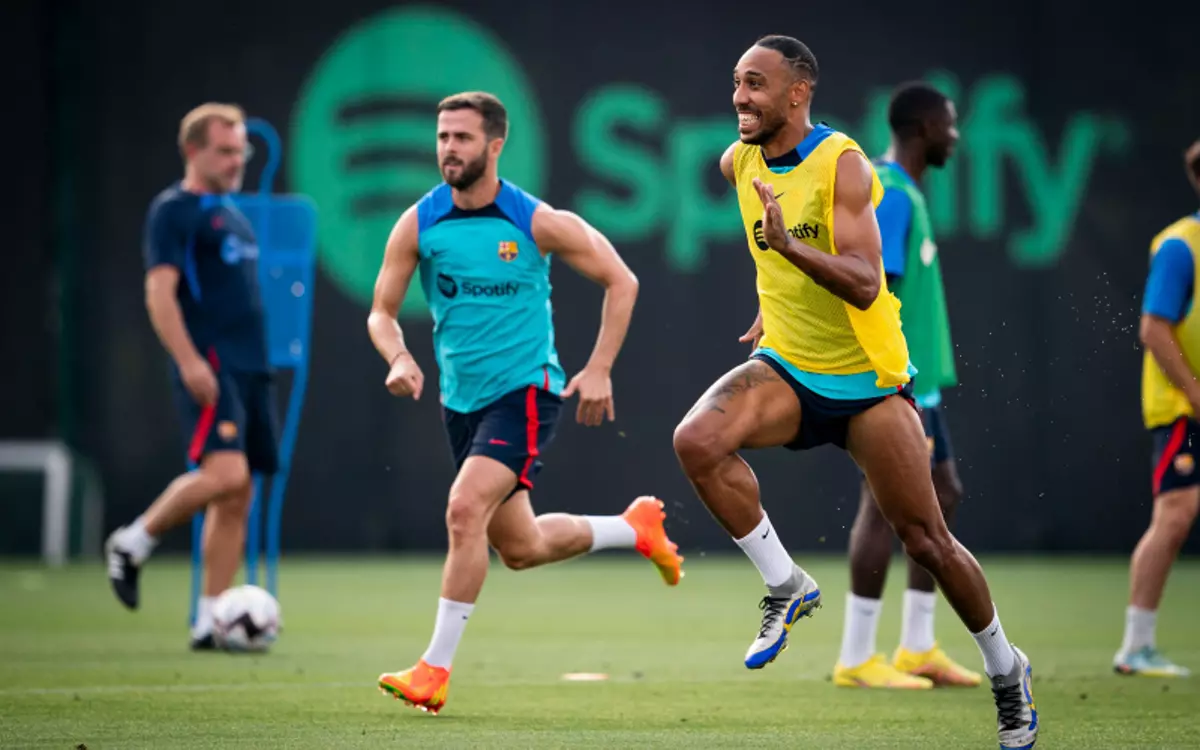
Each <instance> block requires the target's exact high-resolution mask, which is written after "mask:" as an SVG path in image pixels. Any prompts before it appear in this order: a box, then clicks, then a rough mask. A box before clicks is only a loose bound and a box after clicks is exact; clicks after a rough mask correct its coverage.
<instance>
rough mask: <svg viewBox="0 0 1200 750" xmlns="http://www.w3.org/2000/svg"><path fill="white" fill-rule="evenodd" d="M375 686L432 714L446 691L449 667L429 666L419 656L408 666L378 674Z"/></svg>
mask: <svg viewBox="0 0 1200 750" xmlns="http://www.w3.org/2000/svg"><path fill="white" fill-rule="evenodd" d="M379 690H380V692H382V693H385V694H388V695H391V696H392V697H393V698H395V699H396V700H402V701H404V703H405V705H408V706H412V707H413V708H419V709H421V710H422V711H425V712H427V713H431V714H434V715H435V716H436V715H437V712H438V711H441V710H442V706H445V705H446V694H447V693H448V692H450V670H449V669H444V668H442V667H432V666H430V665H429V664H426V663H425V660H424V659H421V660H420V661H418V662H417V665H416V666H415V667H412V668H411V669H406V670H404V671H403V672H389V673H385V674H381V675H379Z"/></svg>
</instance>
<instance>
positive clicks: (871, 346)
mask: <svg viewBox="0 0 1200 750" xmlns="http://www.w3.org/2000/svg"><path fill="white" fill-rule="evenodd" d="M816 81H817V61H816V59H815V58H814V57H813V54H812V52H811V51H809V49H808V47H806V46H805V45H804V44H802V43H801V42H799V41H798V40H796V39H793V38H792V37H786V36H768V37H764V38H762V39H760V40H758V42H756V43H755V44H754V46H752V47H751V48H750V49H749V50H747V51H746V53H745V54H744V55H742V58H741V60H739V61H738V63H737V66H736V67H735V68H734V71H733V87H734V90H733V104H734V108H735V109H736V111H737V114H738V135H739V140H738V141H737V142H735V143H734V144H733V145H732V146H730V147H729V149H728V150H727V151H726V152H725V154H724V155H723V156H722V157H721V160H720V167H721V172H722V173H723V174H724V175H725V178H726V179H727V180H729V182H730V183H731V184H732V185H733V186H734V187H735V188H736V190H737V195H738V203H739V206H740V209H741V215H742V221H743V224H744V225H745V229H746V239H747V242H748V244H749V250H750V253H751V256H752V258H753V259H754V263H755V265H756V266H757V269H758V280H757V287H758V297H759V310H760V312H759V318H760V321H758V322H756V326H755V328H752V329H751V331H750V332H749V333H748V337H750V338H754V339H758V340H757V341H756V344H757V347H756V350H755V352H754V354H753V355H751V358H750V359H749V361H747V362H745V363H743V364H741V365H739V366H738V367H736V368H734V369H733V370H732V371H730V372H729V373H727V374H726V375H724V376H723V377H722V378H720V379H719V380H718V381H717V382H716V383H715V384H714V385H713V386H712V387H711V388H709V389H708V391H707V392H706V393H705V394H704V395H703V396H702V397H701V398H700V400H699V401H698V402H697V403H696V405H695V406H693V407H692V409H691V411H689V412H688V414H687V416H685V417H684V419H683V422H682V423H681V424H680V425H679V426H678V427H677V428H676V430H675V452H676V455H677V456H678V458H679V462H680V464H681V466H682V467H683V470H684V472H685V473H686V474H687V477H688V479H689V480H690V481H691V483H692V486H693V487H694V488H695V489H696V492H697V494H699V496H700V498H701V500H702V501H703V502H704V504H705V505H706V506H707V508H708V510H709V512H710V513H711V514H712V515H713V517H714V518H716V519H717V521H718V522H719V523H720V524H721V525H722V526H723V527H724V528H725V530H726V531H727V532H728V533H729V534H730V535H731V536H732V537H733V538H734V539H735V540H736V542H737V544H738V546H739V547H741V549H742V550H743V551H744V552H745V553H746V555H747V556H748V557H749V558H750V560H751V561H752V562H753V563H754V565H755V567H756V568H757V569H758V571H759V573H760V574H761V575H762V578H763V582H764V584H765V585H766V587H767V595H766V596H765V597H763V599H762V601H761V603H760V605H759V608H760V609H762V610H763V614H762V620H761V624H760V626H759V627H758V628H757V629H756V634H755V638H754V641H753V643H752V644H751V646H750V649H749V651H748V652H747V654H746V658H745V665H746V667H748V668H750V669H760V668H762V667H764V666H766V665H767V664H768V663H770V662H771V661H773V660H774V659H775V657H776V656H778V655H779V653H780V652H781V651H782V650H783V649H784V648H785V647H786V645H787V639H788V635H789V631H790V630H791V628H792V625H793V624H794V623H795V622H796V621H797V620H798V619H799V618H800V617H803V616H805V615H810V614H812V612H813V610H814V609H815V608H816V607H817V606H819V604H820V601H821V592H820V589H819V588H818V586H817V583H816V581H814V580H813V578H812V577H811V576H810V575H808V573H806V572H805V571H804V570H803V569H802V568H800V567H799V566H798V565H796V564H795V563H794V562H793V561H792V558H791V555H789V554H788V551H787V549H786V548H785V547H784V546H783V544H782V543H781V541H780V539H779V535H778V533H777V531H776V530H775V529H774V528H772V526H771V522H770V520H769V519H768V517H767V515H766V513H765V512H764V511H763V508H762V505H761V503H760V502H759V490H758V482H757V481H756V480H755V478H754V473H753V472H752V471H751V470H750V467H749V466H748V465H747V464H746V462H745V461H744V460H743V459H742V458H741V457H740V456H739V455H738V451H741V450H745V449H753V448H769V447H778V446H784V447H787V448H790V449H793V450H804V449H807V448H812V447H816V446H818V445H823V444H833V445H837V446H839V447H842V448H844V449H845V450H847V451H848V452H849V453H850V455H851V456H852V457H853V458H854V460H855V461H856V462H857V463H858V465H859V467H860V468H861V469H862V470H863V473H864V474H865V475H866V477H867V481H869V482H870V484H871V488H872V490H873V491H874V494H875V497H876V500H877V502H878V503H879V507H880V509H881V510H882V512H883V515H884V516H885V517H886V518H887V519H888V522H889V523H890V524H891V525H892V528H893V529H894V530H895V533H896V534H897V535H898V536H899V537H900V539H901V540H902V541H903V543H904V548H905V551H906V552H907V553H908V554H909V555H910V556H911V557H912V558H913V559H915V560H916V561H917V562H918V563H919V564H920V565H921V566H922V567H924V568H926V569H927V570H929V571H930V573H932V574H933V577H934V578H935V579H936V580H937V582H938V585H939V587H940V588H941V590H942V591H943V592H944V593H945V595H946V598H947V599H948V600H949V601H950V603H951V605H952V606H953V607H954V609H955V611H956V612H957V613H958V614H959V616H960V617H961V618H962V620H963V622H964V623H965V624H966V625H967V627H968V628H969V629H970V631H971V632H972V633H974V634H975V640H976V642H977V643H978V644H979V648H980V651H981V652H982V653H983V657H984V667H985V670H986V672H987V673H988V675H989V677H990V678H991V682H992V689H993V692H994V695H995V699H996V708H997V714H998V732H999V739H1000V746H1001V747H1002V748H1029V747H1033V745H1034V742H1035V741H1036V739H1037V732H1038V728H1039V727H1038V714H1037V711H1036V710H1035V709H1034V705H1033V696H1032V691H1031V687H1032V686H1031V681H1032V670H1031V669H1030V666H1029V660H1028V659H1027V658H1026V657H1025V655H1024V654H1023V653H1021V652H1020V651H1019V650H1018V649H1016V647H1014V646H1013V645H1012V644H1010V643H1009V642H1008V639H1007V638H1006V637H1005V635H1004V629H1003V628H1002V627H1001V626H1000V619H999V616H998V614H997V612H996V608H995V606H994V605H993V603H992V599H991V593H990V592H989V590H988V584H987V581H986V580H985V579H984V576H983V572H982V571H981V570H980V569H979V565H978V563H976V561H975V559H974V558H973V557H972V556H971V553H970V552H968V551H967V550H966V549H965V548H964V547H963V546H962V545H961V544H959V543H958V541H957V540H955V538H954V537H953V536H952V535H951V534H950V531H949V530H948V529H947V528H946V522H945V520H944V519H943V518H942V512H941V508H939V507H938V500H937V494H936V492H935V491H934V486H933V480H932V478H931V476H930V472H929V451H928V449H927V447H926V445H927V444H926V441H925V434H924V430H923V429H922V427H921V420H920V419H919V418H918V416H917V412H916V409H915V406H914V404H913V403H912V401H911V395H910V394H911V380H912V376H913V374H914V372H915V371H914V370H913V368H912V367H911V366H910V364H909V362H908V350H907V345H906V343H905V340H904V336H903V334H902V333H901V330H900V314H899V309H898V308H899V303H898V302H897V300H896V298H895V297H894V296H893V295H892V294H891V292H889V291H888V289H887V284H886V282H885V280H884V276H883V261H882V257H881V240H880V234H879V227H878V225H877V224H876V220H875V207H876V206H877V205H878V204H879V201H880V199H881V197H882V195H883V188H882V186H881V185H880V182H879V179H878V177H877V176H876V175H875V171H874V169H872V167H871V163H870V162H869V161H868V160H867V158H866V156H865V155H864V154H863V152H862V149H860V148H859V146H858V145H857V144H856V143H855V142H854V141H853V140H851V139H850V138H848V137H847V136H845V135H843V134H842V133H838V132H836V131H834V130H832V129H831V128H829V127H828V126H825V125H817V126H813V125H812V124H811V122H810V120H809V107H810V104H811V101H812V92H813V87H814V86H815V84H816ZM759 325H761V331H760V330H758V326H759ZM760 336H761V338H760ZM789 495H790V496H792V497H795V496H796V493H794V492H790V493H789Z"/></svg>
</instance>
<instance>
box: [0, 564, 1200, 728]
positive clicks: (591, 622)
mask: <svg viewBox="0 0 1200 750" xmlns="http://www.w3.org/2000/svg"><path fill="white" fill-rule="evenodd" d="M804 562H805V563H806V565H807V567H808V568H809V570H810V571H811V572H813V573H814V575H815V576H816V577H817V579H818V580H819V581H821V583H822V586H823V590H824V591H825V607H824V608H823V609H822V610H819V611H818V612H817V616H816V617H815V618H814V619H811V620H804V621H802V622H801V623H800V624H798V625H797V627H796V629H795V630H794V631H793V635H792V646H791V648H790V649H789V650H788V651H787V652H786V653H785V654H784V655H782V656H781V657H780V658H779V659H778V660H777V661H776V662H775V663H774V664H771V665H770V666H768V667H767V668H766V669H764V670H762V671H758V672H750V671H748V670H746V669H745V668H744V667H742V665H741V660H742V656H743V654H744V652H745V649H746V647H747V646H748V645H749V642H750V640H751V638H752V636H753V633H754V631H755V629H756V626H757V621H758V615H759V612H758V610H757V609H756V604H757V600H758V598H759V597H760V596H761V592H762V588H761V585H760V581H759V580H758V577H757V574H756V573H755V571H754V569H753V568H752V567H751V565H750V564H749V562H747V561H746V560H745V559H744V558H740V557H729V558H715V557H708V558H700V557H696V558H694V559H689V560H688V562H687V571H688V574H687V577H686V578H685V579H684V580H683V582H682V584H681V585H680V586H679V588H677V589H668V588H666V587H664V586H663V585H662V583H661V581H660V580H659V578H658V576H657V575H656V574H655V573H654V571H653V569H652V568H651V567H650V566H649V564H647V563H645V562H644V561H642V560H640V559H639V558H620V557H612V556H604V557H601V558H596V559H591V560H581V561H576V562H571V563H567V564H563V565H559V566H552V567H549V568H545V569H540V570H534V571H529V572H524V573H513V572H510V571H507V570H503V569H501V568H499V567H496V568H494V569H493V571H492V573H491V575H490V578H489V580H488V584H487V587H486V588H485V590H484V594H483V597H482V599H481V601H480V603H479V607H478V609H477V611H476V615H475V616H474V617H473V618H472V620H471V623H470V626H469V627H468V629H467V634H466V638H465V640H464V642H463V645H462V647H461V648H460V650H459V653H458V658H457V660H456V663H455V672H454V680H453V683H452V687H451V690H450V696H449V702H448V704H447V706H446V709H445V710H444V711H443V712H442V714H441V715H440V716H437V717H432V716H427V715H424V714H421V713H419V712H416V711H413V710H411V709H408V708H405V707H404V706H403V704H401V703H399V702H396V701H393V700H391V699H390V698H386V697H384V696H382V695H380V694H379V693H378V692H377V691H376V687H375V679H376V677H377V675H378V674H379V673H380V672H382V671H392V670H396V669H401V668H404V667H407V666H409V665H410V664H411V663H412V662H414V661H415V660H416V658H417V657H418V656H419V655H420V653H421V652H422V650H423V649H424V647H425V645H426V642H427V639H428V637H429V633H430V629H431V627H432V624H433V615H434V610H435V607H436V598H437V593H438V591H437V587H438V580H439V574H440V561H438V560H430V559H420V558H396V559H386V560H380V559H371V560H313V559H289V560H287V561H286V562H285V563H284V565H283V580H282V585H283V590H282V592H281V601H282V605H283V612H284V620H285V625H286V628H285V631H284V632H283V634H282V635H281V637H280V640H279V641H278V643H276V644H275V646H274V648H273V649H272V651H271V653H270V654H267V655H262V656H248V655H228V654H192V653H190V652H188V651H187V649H186V645H187V643H186V636H187V633H186V628H185V625H184V617H185V614H186V591H187V569H186V565H185V563H183V562H181V561H177V560H169V559H165V558H164V559H156V560H154V561H153V562H152V563H151V565H150V566H149V567H148V569H147V570H146V573H145V574H144V576H143V592H142V600H143V609H142V611H140V612H138V613H136V614H130V613H128V612H126V611H125V610H124V609H122V608H121V607H120V606H119V605H118V604H117V603H116V601H115V600H114V599H113V597H112V595H111V594H110V592H109V590H108V584H107V582H106V580H105V577H104V570H103V568H102V567H101V566H100V565H99V564H95V565H90V566H76V567H70V568H67V569H64V570H57V571H47V570H43V569H40V568H38V567H37V566H36V565H34V564H22V563H19V562H8V563H3V564H0V602H3V606H2V607H0V747H3V748H75V747H77V746H79V745H86V747H87V748H89V750H99V749H101V748H123V749H124V748H172V749H175V748H201V747H203V748H307V747H312V748H357V747H363V748H366V747H371V748H376V747H382V746H396V745H398V744H401V743H404V744H406V745H411V746H415V747H422V748H432V747H516V748H529V747H621V746H626V747H633V746H636V747H639V748H641V747H675V748H678V747H687V748H689V750H691V749H694V748H731V747H791V748H795V747H818V748H884V747H903V748H912V747H921V748H965V747H995V746H996V745H995V712H994V708H993V706H992V702H991V695H990V692H989V691H988V690H987V688H986V687H982V688H978V689H968V690H935V691H930V692H923V693H885V692H867V691H858V690H840V689H836V688H834V687H833V686H832V684H831V683H830V682H829V680H828V675H829V672H830V671H831V669H832V667H833V663H834V661H835V660H836V658H837V652H838V644H839V642H840V635H841V625H842V610H843V601H844V595H845V590H846V581H847V573H846V569H845V563H844V561H843V560H836V559H829V558H824V559H817V560H804ZM983 562H984V565H985V569H986V570H987V571H988V574H989V577H990V580H991V583H992V588H993V594H994V596H995V599H996V600H997V602H998V603H999V606H1000V612H1001V616H1002V618H1003V620H1004V624H1005V629H1006V630H1007V632H1008V634H1009V636H1010V638H1012V639H1013V640H1014V641H1015V642H1016V643H1017V644H1018V645H1020V646H1021V647H1022V648H1023V649H1024V650H1025V651H1026V652H1027V653H1028V654H1029V656H1030V658H1031V659H1032V661H1033V665H1034V679H1035V695H1036V698H1037V702H1038V708H1039V710H1040V712H1041V714H1042V717H1043V725H1044V730H1043V732H1042V736H1041V741H1040V742H1039V747H1046V748H1089V749H1090V748H1116V747H1120V748H1132V747H1139V748H1140V747H1144V748H1151V747H1153V748H1183V747H1197V746H1200V679H1193V680H1191V681H1184V680H1176V681H1170V682H1167V681H1156V680H1149V679H1130V678H1122V677H1118V676H1116V675H1114V674H1113V673H1112V671H1111V669H1110V666H1109V665H1110V660H1111V658H1112V654H1113V651H1114V650H1115V649H1116V647H1117V645H1118V644H1119V641H1120V637H1121V628H1122V624H1123V618H1124V606H1125V588H1126V572H1125V562H1124V561H1123V560H1078V559H1062V558H1056V559H1027V560H1026V559H1022V560H999V559H998V560H990V561H989V560H987V559H984V561H983ZM892 572H893V575H892V580H891V586H890V589H889V591H888V594H887V597H886V604H885V607H884V614H883V618H882V621H881V623H880V643H879V646H880V648H881V649H882V650H886V651H889V652H890V651H891V649H892V648H893V647H894V646H895V641H896V638H897V637H898V634H899V615H900V597H901V591H902V588H903V577H902V576H903V572H902V568H901V566H899V565H895V566H893V571H892ZM1197 622H1200V564H1197V563H1196V562H1188V563H1182V564H1181V565H1180V566H1179V567H1177V569H1176V570H1175V572H1174V574H1173V577H1172V580H1171V584H1170V586H1169V588H1168V592H1167V601H1166V608H1165V610H1164V611H1163V612H1162V614H1161V616H1160V622H1159V645H1160V646H1161V647H1163V648H1164V649H1165V650H1166V651H1167V653H1168V654H1169V655H1170V656H1172V657H1173V658H1175V659H1176V660H1178V661H1180V662H1182V663H1185V664H1191V665H1192V666H1193V667H1200V631H1198V630H1197V626H1196V623H1197ZM938 633H939V635H940V637H941V638H942V642H943V644H944V645H945V647H946V648H947V650H948V651H949V652H950V653H951V654H952V655H953V656H955V657H957V658H959V659H960V660H962V661H963V662H964V663H966V664H968V665H969V666H971V667H973V668H979V667H980V666H981V665H980V659H979V655H978V651H977V650H976V649H975V646H974V643H973V642H972V641H971V639H970V636H969V635H967V633H966V632H965V631H964V630H963V628H962V627H961V625H960V624H959V623H958V622H957V620H955V619H954V617H953V615H952V613H951V612H950V610H949V608H948V607H947V606H945V604H944V603H943V604H942V605H941V609H939V612H938ZM576 671H578V672H606V673H608V674H609V675H611V679H610V680H609V681H608V682H603V683H566V682H563V681H562V680H561V675H562V674H563V673H564V672H576Z"/></svg>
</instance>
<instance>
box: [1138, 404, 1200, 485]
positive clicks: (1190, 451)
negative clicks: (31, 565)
mask: <svg viewBox="0 0 1200 750" xmlns="http://www.w3.org/2000/svg"><path fill="white" fill-rule="evenodd" d="M1150 436H1151V438H1152V439H1153V441H1154V496H1155V497H1158V496H1159V495H1161V494H1162V493H1164V492H1170V491H1171V490H1180V489H1184V488H1186V487H1195V486H1196V485H1197V484H1200V477H1197V475H1196V448H1197V447H1200V424H1197V423H1196V422H1195V420H1192V419H1188V418H1187V417H1180V418H1179V419H1177V420H1176V421H1175V422H1174V423H1172V424H1169V425H1165V426H1163V427H1155V428H1153V429H1152V430H1150Z"/></svg>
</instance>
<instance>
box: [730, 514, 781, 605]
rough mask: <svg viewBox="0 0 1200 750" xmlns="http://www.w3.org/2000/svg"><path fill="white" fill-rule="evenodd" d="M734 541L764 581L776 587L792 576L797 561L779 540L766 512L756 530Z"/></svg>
mask: <svg viewBox="0 0 1200 750" xmlns="http://www.w3.org/2000/svg"><path fill="white" fill-rule="evenodd" d="M734 541H736V542H737V546H739V547H741V548H742V552H745V553H746V556H747V557H749V558H750V562H752V563H754V567H756V568H758V572H759V573H761V574H762V578H763V583H765V584H767V585H768V586H771V587H775V586H779V585H781V584H783V583H784V582H785V581H787V579H789V578H791V577H792V570H793V568H794V567H795V565H796V563H794V562H792V556H791V555H789V554H788V552H787V550H786V549H784V548H783V542H781V541H779V535H778V534H776V533H775V529H774V527H772V526H771V519H769V518H767V514H766V513H763V518H762V521H761V522H759V524H758V526H755V527H754V531H751V532H750V533H749V534H747V535H746V536H744V537H742V538H741V539H736V540H734Z"/></svg>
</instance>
